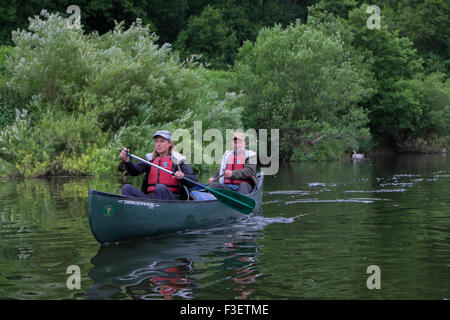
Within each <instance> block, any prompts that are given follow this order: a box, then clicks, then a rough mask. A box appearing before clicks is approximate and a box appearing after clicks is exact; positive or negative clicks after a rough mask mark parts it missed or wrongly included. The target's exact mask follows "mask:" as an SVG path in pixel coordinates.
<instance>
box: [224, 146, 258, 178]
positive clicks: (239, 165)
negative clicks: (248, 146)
mask: <svg viewBox="0 0 450 320" xmlns="http://www.w3.org/2000/svg"><path fill="white" fill-rule="evenodd" d="M235 155H236V152H234V153H233V154H232V155H230V157H229V158H228V163H227V167H226V168H225V170H231V171H234V170H241V169H244V166H245V155H244V154H243V153H242V154H239V155H238V156H237V157H236V156H235ZM242 182H247V183H248V184H250V185H251V184H252V181H251V180H250V179H247V180H233V179H230V178H225V183H228V184H241V183H242Z"/></svg>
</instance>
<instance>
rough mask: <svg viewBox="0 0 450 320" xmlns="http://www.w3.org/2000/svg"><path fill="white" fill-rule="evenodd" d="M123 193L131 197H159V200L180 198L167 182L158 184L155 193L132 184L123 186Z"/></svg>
mask: <svg viewBox="0 0 450 320" xmlns="http://www.w3.org/2000/svg"><path fill="white" fill-rule="evenodd" d="M122 194H123V195H124V196H129V197H137V198H147V199H157V200H179V196H177V195H175V194H173V192H172V191H170V190H169V188H167V186H166V185H165V184H157V185H156V186H155V191H154V192H153V193H149V194H145V193H143V192H142V191H141V190H139V189H137V188H136V187H135V186H132V185H131V184H125V185H124V186H123V187H122Z"/></svg>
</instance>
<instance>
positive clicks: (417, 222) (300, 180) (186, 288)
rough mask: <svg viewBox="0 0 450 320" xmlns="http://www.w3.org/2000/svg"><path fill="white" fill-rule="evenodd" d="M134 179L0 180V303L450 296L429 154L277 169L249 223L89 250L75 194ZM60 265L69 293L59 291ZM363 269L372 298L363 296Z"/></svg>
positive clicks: (435, 159)
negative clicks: (71, 283)
mask: <svg viewBox="0 0 450 320" xmlns="http://www.w3.org/2000/svg"><path fill="white" fill-rule="evenodd" d="M140 179H141V178H139V177H138V178H110V179H99V178H51V179H26V180H23V179H21V180H0V299H6V298H13V299H439V300H442V299H448V298H450V240H449V232H450V209H449V207H448V203H449V191H448V190H450V163H449V160H448V159H447V158H446V157H443V156H441V155H422V156H411V155H409V156H386V157H378V158H373V159H370V160H368V159H366V160H363V161H355V162H354V161H352V160H349V161H335V162H317V163H316V162H312V163H299V164H291V165H286V166H283V167H282V168H280V171H279V173H278V174H277V175H276V176H267V177H266V179H265V183H264V199H263V201H264V202H263V206H262V212H260V213H259V214H258V215H257V216H255V217H253V218H251V219H249V220H246V221H243V222H240V223H237V224H234V225H229V226H226V227H221V228H214V229H207V230H199V231H191V232H189V233H184V234H177V235H172V236H169V237H163V238H160V239H154V240H148V239H140V240H135V241H130V242H127V243H122V244H119V245H109V246H100V245H99V244H98V243H97V242H96V241H95V239H94V238H93V236H92V234H91V231H90V228H89V222H88V218H87V190H89V189H97V190H102V191H106V192H112V193H118V192H119V191H120V187H121V185H122V184H124V183H133V184H134V185H136V186H140V183H141V181H140ZM206 180H207V176H204V177H201V181H206ZM70 265H77V266H79V267H80V270H81V288H80V289H73V290H70V289H68V287H67V284H66V282H67V279H68V277H69V276H70V275H69V274H67V273H66V270H67V267H68V266H70ZM371 265H377V266H379V268H380V271H381V276H380V283H381V289H374V290H369V289H368V288H367V284H366V282H367V279H368V277H369V276H370V274H368V273H367V268H368V267H369V266H371Z"/></svg>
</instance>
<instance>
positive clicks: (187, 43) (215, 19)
mask: <svg viewBox="0 0 450 320" xmlns="http://www.w3.org/2000/svg"><path fill="white" fill-rule="evenodd" d="M174 48H175V49H178V50H179V51H180V52H181V54H182V56H183V57H185V58H186V57H188V56H190V55H192V54H201V55H202V56H203V58H204V59H202V61H205V62H208V63H210V64H211V67H213V68H219V69H224V68H226V67H227V65H230V64H232V63H233V61H234V55H235V54H236V51H237V48H238V42H237V39H236V35H235V33H234V31H233V30H232V29H231V28H230V27H228V26H227V24H226V23H225V22H224V20H223V18H222V13H221V12H220V10H218V9H215V8H213V7H211V6H207V7H205V9H204V10H203V11H202V13H201V15H200V16H198V17H197V16H194V17H191V18H190V20H189V23H188V24H187V26H186V29H184V30H182V31H181V32H180V34H179V35H178V38H177V40H176V41H175V43H174Z"/></svg>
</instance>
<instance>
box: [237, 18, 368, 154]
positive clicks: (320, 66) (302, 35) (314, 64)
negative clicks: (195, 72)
mask: <svg viewBox="0 0 450 320" xmlns="http://www.w3.org/2000/svg"><path fill="white" fill-rule="evenodd" d="M350 57H351V54H350V53H349V52H348V51H347V50H346V49H345V47H344V45H343V42H342V39H341V38H340V37H339V36H338V35H333V36H328V35H326V34H325V33H324V32H322V31H320V30H318V29H317V28H315V27H314V26H312V25H302V24H301V22H300V21H297V22H296V23H295V24H291V25H289V26H288V27H286V28H285V29H283V28H282V27H281V26H280V25H277V26H275V27H274V28H271V29H268V28H264V29H262V30H261V31H260V33H259V35H258V37H257V39H256V41H255V42H254V43H251V42H249V41H247V42H246V43H245V44H244V46H243V47H242V48H241V49H240V52H239V57H238V60H237V64H236V72H237V74H238V81H239V87H240V88H242V89H243V91H244V98H243V99H242V100H241V103H242V105H243V109H244V113H243V122H244V125H245V126H246V127H247V128H255V129H258V128H265V129H269V128H276V129H280V138H281V142H280V150H281V153H282V154H281V155H282V158H283V159H285V160H289V159H290V160H294V161H295V160H306V159H336V158H340V157H342V156H343V154H344V152H345V151H346V150H348V149H351V148H354V149H357V148H358V147H359V143H360V142H362V140H367V139H370V136H369V134H368V130H367V129H365V125H366V122H367V117H366V114H365V113H364V112H363V110H362V109H359V108H357V107H356V105H357V103H358V102H359V101H360V100H361V99H363V98H364V97H366V96H368V95H369V94H370V91H371V90H370V89H367V88H366V87H367V83H366V82H367V80H368V79H366V78H365V77H364V76H361V75H360V72H359V71H358V70H357V68H356V67H355V65H354V64H353V62H352V61H351V59H350ZM361 74H362V75H364V74H365V73H364V72H363V73H361Z"/></svg>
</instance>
